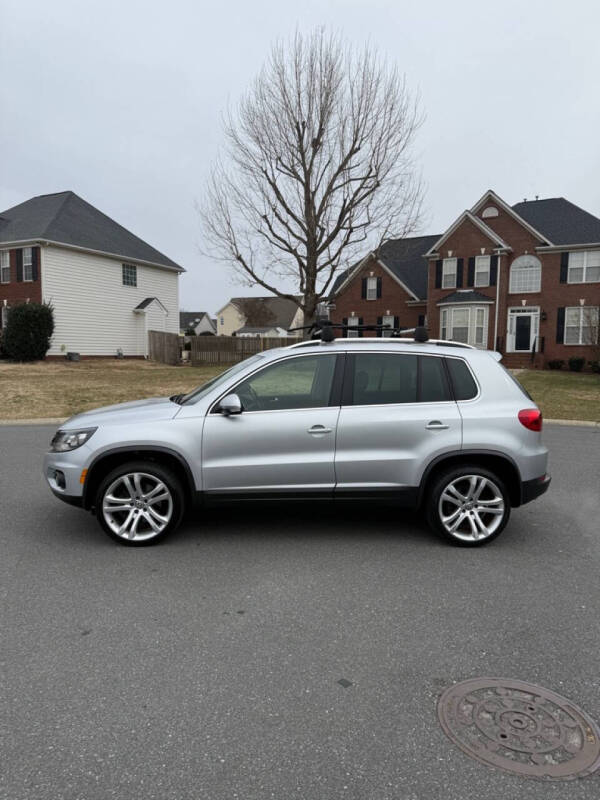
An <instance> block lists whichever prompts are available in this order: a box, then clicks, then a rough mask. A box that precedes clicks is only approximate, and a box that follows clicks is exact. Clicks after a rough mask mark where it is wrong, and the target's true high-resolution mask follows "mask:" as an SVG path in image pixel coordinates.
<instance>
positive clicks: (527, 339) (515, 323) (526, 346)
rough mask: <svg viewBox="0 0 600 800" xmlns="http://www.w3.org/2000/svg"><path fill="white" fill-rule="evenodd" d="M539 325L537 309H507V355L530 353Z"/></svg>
mask: <svg viewBox="0 0 600 800" xmlns="http://www.w3.org/2000/svg"><path fill="white" fill-rule="evenodd" d="M539 324H540V310H539V308H528V307H521V308H509V310H508V336H507V351H508V352H509V353H529V352H531V350H533V348H534V346H535V345H536V339H537V335H538V332H539ZM536 349H537V346H536Z"/></svg>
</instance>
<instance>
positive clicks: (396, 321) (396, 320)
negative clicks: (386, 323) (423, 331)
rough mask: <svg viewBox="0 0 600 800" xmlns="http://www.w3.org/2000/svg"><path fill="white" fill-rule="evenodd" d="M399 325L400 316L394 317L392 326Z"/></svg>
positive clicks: (396, 326) (397, 326)
mask: <svg viewBox="0 0 600 800" xmlns="http://www.w3.org/2000/svg"><path fill="white" fill-rule="evenodd" d="M399 327H400V317H394V328H399Z"/></svg>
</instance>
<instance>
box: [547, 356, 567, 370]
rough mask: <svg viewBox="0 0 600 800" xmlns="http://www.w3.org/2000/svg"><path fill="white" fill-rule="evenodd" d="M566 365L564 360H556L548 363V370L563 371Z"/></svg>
mask: <svg viewBox="0 0 600 800" xmlns="http://www.w3.org/2000/svg"><path fill="white" fill-rule="evenodd" d="M564 365H565V362H564V361H563V359H562V358H554V359H552V361H549V362H548V369H562V368H563V367H564Z"/></svg>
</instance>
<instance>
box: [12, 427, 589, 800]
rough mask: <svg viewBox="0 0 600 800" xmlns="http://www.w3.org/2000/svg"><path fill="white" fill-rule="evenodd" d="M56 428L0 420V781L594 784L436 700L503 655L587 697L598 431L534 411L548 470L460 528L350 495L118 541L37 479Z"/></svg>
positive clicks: (372, 798)
mask: <svg viewBox="0 0 600 800" xmlns="http://www.w3.org/2000/svg"><path fill="white" fill-rule="evenodd" d="M51 433H52V431H51V430H50V429H49V428H44V427H14V428H7V427H3V428H0V464H1V466H0V486H1V490H0V504H1V508H0V542H1V560H0V579H1V592H2V617H1V620H2V636H3V638H2V646H1V650H0V659H1V662H2V664H1V666H2V670H3V672H4V674H3V679H2V683H1V688H0V691H1V692H2V697H1V701H2V708H3V709H4V712H3V713H2V715H1V716H0V725H2V728H3V730H2V761H1V771H2V776H1V778H0V797H1V798H2V799H3V800H5V799H6V800H38V798H39V799H40V800H42V798H43V800H62V799H63V798H65V799H67V798H68V800H76V799H77V800H96V798H98V800H108V798H119V800H129V799H130V798H135V800H137V799H138V798H140V800H153V799H154V798H155V799H156V800H192V798H193V799H194V800H197V799H198V800H199V799H200V798H202V799H204V798H207V799H208V800H221V799H223V800H224V799H225V798H240V800H253V799H254V798H261V799H262V798H277V799H278V800H279V799H281V800H313V798H314V799H315V800H324V799H327V800H329V799H330V798H353V799H355V800H387V799H388V798H390V799H391V798H396V799H397V800H413V798H418V799H419V800H421V799H423V800H424V799H425V798H426V799H427V800H437V798H444V800H471V799H472V800H485V799H486V798H490V800H498V798H508V799H509V800H514V799H516V798H518V799H519V800H521V799H523V800H527V798H544V800H548V798H558V797H560V798H561V800H562V799H563V798H569V799H570V798H598V797H599V796H600V777H598V774H599V773H597V774H596V776H592V777H588V778H586V779H582V780H575V781H570V782H568V783H558V782H557V783H551V784H549V783H541V782H538V781H532V780H526V779H521V778H518V777H515V776H512V775H509V774H507V773H504V772H500V771H497V770H494V769H491V768H489V767H486V766H484V765H482V764H480V763H478V762H477V761H474V760H472V759H470V758H468V757H467V756H466V755H464V754H463V753H462V752H461V751H460V750H459V749H458V748H456V747H455V746H454V745H453V744H452V743H450V741H449V740H447V739H446V737H445V735H444V733H443V732H442V731H441V729H440V728H439V726H438V722H437V717H436V701H437V698H438V696H439V694H440V693H441V691H442V690H443V689H444V688H445V687H446V686H449V685H450V684H451V683H452V682H453V681H457V680H463V679H466V678H469V677H475V676H498V677H505V678H516V679H521V680H526V681H532V682H534V683H538V684H541V685H542V686H545V687H547V688H549V689H553V690H554V691H557V692H559V693H561V694H563V695H565V696H566V697H568V698H570V699H571V700H572V701H573V702H575V703H576V704H578V705H579V706H581V707H582V708H583V709H584V710H586V711H587V712H588V713H589V714H590V715H591V716H592V717H593V718H595V719H596V720H600V655H599V653H600V647H599V645H600V636H599V634H600V623H599V619H600V613H599V612H600V588H599V586H600V580H599V575H600V499H599V494H600V430H598V429H590V428H559V427H549V426H548V427H547V429H546V434H545V436H546V441H547V442H548V443H549V446H550V448H551V470H552V473H553V476H554V480H553V484H552V486H551V488H550V491H549V492H548V494H546V495H545V496H544V497H543V498H541V499H539V500H537V501H536V502H534V503H532V504H530V505H528V506H525V507H524V508H522V509H518V510H517V511H515V512H514V513H513V517H512V520H511V522H510V524H509V527H508V528H507V529H506V531H505V532H504V533H503V534H502V535H501V536H500V537H499V538H498V539H497V540H496V541H495V542H494V543H492V544H491V545H490V546H489V547H485V548H481V549H477V550H465V549H458V548H453V547H449V546H447V545H445V544H444V543H442V542H440V541H438V539H437V538H435V537H434V536H433V535H432V534H430V533H429V532H428V531H427V529H426V528H425V526H424V525H423V523H421V522H420V520H419V519H418V518H416V517H412V516H404V517H401V516H399V512H397V511H396V510H394V509H389V508H388V509H383V510H382V509H380V508H378V507H377V506H374V505H369V506H367V505H362V504H359V505H357V506H355V505H353V506H351V507H350V508H341V509H340V508H337V509H333V508H328V507H325V508H320V507H318V506H311V507H307V508H304V509H300V510H299V509H298V508H295V507H293V506H289V505H287V504H282V505H277V506H270V507H267V508H265V507H264V506H262V507H260V508H253V507H248V506H244V507H243V508H240V507H236V508H226V509H224V510H221V511H214V510H212V511H210V512H203V513H202V512H201V513H200V514H199V515H198V516H197V518H196V519H194V520H193V521H191V522H188V523H187V524H186V525H184V527H183V528H182V529H181V530H180V531H179V532H178V533H177V534H175V535H174V536H172V537H171V538H170V539H168V540H167V541H166V542H165V543H164V544H163V545H160V546H157V547H153V548H146V549H137V550H136V549H130V548H125V547H121V546H119V545H117V544H114V543H113V542H112V541H111V540H109V539H108V538H107V537H106V536H105V535H104V534H103V533H102V532H101V530H100V528H99V527H98V525H97V523H96V521H95V520H94V518H93V517H91V516H90V515H88V514H86V513H84V512H82V511H80V510H78V509H75V508H71V507H69V506H66V505H63V504H61V503H60V502H59V501H57V500H55V499H54V498H53V497H52V496H51V495H50V493H49V492H48V490H47V489H46V488H45V485H44V480H43V478H42V476H41V474H40V460H41V457H42V453H43V451H44V449H45V447H46V444H47V442H48V440H49V438H50V435H51ZM342 678H344V679H346V680H347V681H350V682H351V685H350V686H348V687H347V688H344V687H342V686H341V685H340V684H339V683H338V681H339V680H340V679H342Z"/></svg>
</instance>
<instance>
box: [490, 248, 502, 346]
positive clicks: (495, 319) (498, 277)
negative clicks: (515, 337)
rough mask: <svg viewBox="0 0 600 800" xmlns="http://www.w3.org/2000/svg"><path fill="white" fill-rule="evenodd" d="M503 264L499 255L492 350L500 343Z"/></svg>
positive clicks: (499, 254)
mask: <svg viewBox="0 0 600 800" xmlns="http://www.w3.org/2000/svg"><path fill="white" fill-rule="evenodd" d="M501 262H502V255H501V253H498V274H497V276H496V313H495V318H494V343H493V346H492V350H495V349H496V345H497V342H498V305H499V301H500V274H501V271H500V265H501Z"/></svg>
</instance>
